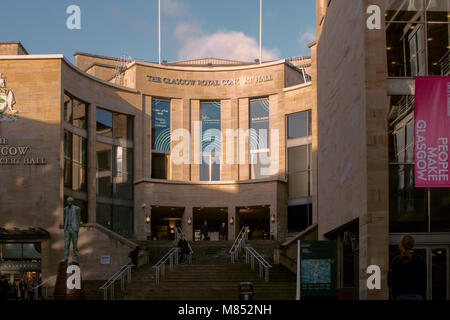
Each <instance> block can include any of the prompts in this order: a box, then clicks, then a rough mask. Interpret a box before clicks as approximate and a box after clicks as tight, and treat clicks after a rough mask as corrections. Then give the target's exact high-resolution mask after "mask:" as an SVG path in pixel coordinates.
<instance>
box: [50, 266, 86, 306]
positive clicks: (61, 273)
mask: <svg viewBox="0 0 450 320" xmlns="http://www.w3.org/2000/svg"><path fill="white" fill-rule="evenodd" d="M71 265H76V266H78V267H79V266H80V265H79V264H78V263H77V262H71V263H67V261H61V262H60V263H59V265H58V274H57V276H56V285H55V293H54V297H55V300H84V288H83V281H82V279H80V283H81V288H80V289H69V288H68V287H67V268H68V267H70V266H71ZM69 276H70V275H69ZM80 277H81V274H80Z"/></svg>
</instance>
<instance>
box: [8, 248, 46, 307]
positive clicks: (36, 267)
mask: <svg viewBox="0 0 450 320" xmlns="http://www.w3.org/2000/svg"><path fill="white" fill-rule="evenodd" d="M0 274H3V275H5V276H6V278H7V280H8V281H9V283H10V285H12V284H14V285H15V288H16V297H17V298H20V299H30V298H31V297H30V296H29V295H28V293H25V295H26V296H25V297H21V296H20V294H21V293H20V290H19V282H20V279H22V278H23V279H24V280H25V282H26V283H27V284H29V283H33V284H35V285H37V284H39V283H40V282H41V281H42V274H41V243H40V242H28V243H25V242H23V243H22V242H0ZM11 298H13V297H11Z"/></svg>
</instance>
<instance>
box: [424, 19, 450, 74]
mask: <svg viewBox="0 0 450 320" xmlns="http://www.w3.org/2000/svg"><path fill="white" fill-rule="evenodd" d="M427 32H428V33H427V37H428V39H427V43H428V71H429V75H436V76H438V75H444V76H445V75H449V74H450V72H449V70H450V68H449V64H450V58H449V54H450V43H449V42H450V41H449V40H450V27H449V25H448V24H428V25H427Z"/></svg>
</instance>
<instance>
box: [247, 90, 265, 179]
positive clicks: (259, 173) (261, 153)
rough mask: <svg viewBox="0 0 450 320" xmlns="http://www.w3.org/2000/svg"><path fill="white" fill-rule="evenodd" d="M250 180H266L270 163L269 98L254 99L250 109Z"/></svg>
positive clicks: (251, 101)
mask: <svg viewBox="0 0 450 320" xmlns="http://www.w3.org/2000/svg"><path fill="white" fill-rule="evenodd" d="M249 113H250V114H249V118H250V133H249V149H250V155H249V156H250V179H264V178H267V177H268V175H267V174H264V173H265V172H263V168H264V169H269V168H270V161H269V159H270V158H269V141H270V137H269V98H262V99H252V100H250V107H249Z"/></svg>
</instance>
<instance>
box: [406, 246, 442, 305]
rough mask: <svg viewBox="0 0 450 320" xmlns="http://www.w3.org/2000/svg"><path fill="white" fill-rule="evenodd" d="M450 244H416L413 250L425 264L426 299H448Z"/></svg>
mask: <svg viewBox="0 0 450 320" xmlns="http://www.w3.org/2000/svg"><path fill="white" fill-rule="evenodd" d="M449 248H450V246H447V245H445V246H426V247H425V246H420V247H419V246H418V247H417V248H416V249H415V250H414V252H416V253H417V254H419V255H420V256H421V257H422V258H423V260H424V261H426V264H427V270H428V281H427V283H428V286H427V300H450V281H449V279H450V268H449V265H450V256H449V252H450V251H449Z"/></svg>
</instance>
